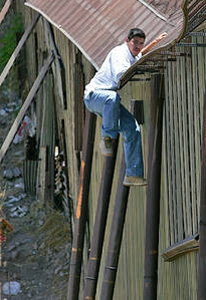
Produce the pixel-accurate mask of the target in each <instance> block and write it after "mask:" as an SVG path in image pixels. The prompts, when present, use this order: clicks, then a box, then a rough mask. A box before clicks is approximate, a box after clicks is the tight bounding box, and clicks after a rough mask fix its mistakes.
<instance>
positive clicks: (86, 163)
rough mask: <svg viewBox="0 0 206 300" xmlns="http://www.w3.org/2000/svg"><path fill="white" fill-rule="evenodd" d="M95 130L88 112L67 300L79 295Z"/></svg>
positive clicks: (73, 299) (94, 118)
mask: <svg viewBox="0 0 206 300" xmlns="http://www.w3.org/2000/svg"><path fill="white" fill-rule="evenodd" d="M95 128H96V116H95V115H94V114H92V113H90V112H89V111H88V110H87V111H86V122H85V132H84V141H83V151H82V161H81V173H80V186H79V194H78V202H77V208H76V217H75V228H74V237H73V243H72V253H71V260H70V273H69V283H68V294H67V300H77V299H78V295H79V285H80V277H81V265H82V258H83V245H84V234H85V227H86V220H87V210H88V196H89V185H90V176H91V167H92V156H93V143H94V135H95Z"/></svg>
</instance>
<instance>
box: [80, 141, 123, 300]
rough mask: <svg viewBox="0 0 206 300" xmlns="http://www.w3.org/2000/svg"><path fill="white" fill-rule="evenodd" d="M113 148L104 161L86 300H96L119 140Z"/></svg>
mask: <svg viewBox="0 0 206 300" xmlns="http://www.w3.org/2000/svg"><path fill="white" fill-rule="evenodd" d="M113 146H114V147H113V155H112V156H111V157H105V160H104V166H103V171H102V178H101V186H100V190H99V197H98V203H97V210H96V216H95V222H94V230H93V236H92V242H91V251H90V257H89V261H88V265H87V275H86V277H85V291H84V299H90V300H92V299H95V294H96V287H97V280H98V275H99V267H100V261H101V255H102V246H103V241H104V234H105V228H106V222H107V214H108V208H109V199H110V194H111V188H112V181H113V175H114V167H115V161H116V153H117V146H118V139H117V140H115V143H114V145H113Z"/></svg>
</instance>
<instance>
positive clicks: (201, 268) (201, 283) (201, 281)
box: [197, 94, 206, 300]
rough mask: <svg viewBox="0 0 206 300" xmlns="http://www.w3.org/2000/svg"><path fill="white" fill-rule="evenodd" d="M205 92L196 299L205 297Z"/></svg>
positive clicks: (205, 101) (199, 299)
mask: <svg viewBox="0 0 206 300" xmlns="http://www.w3.org/2000/svg"><path fill="white" fill-rule="evenodd" d="M205 195H206V94H205V95H204V111H203V141H202V165H201V192H200V225H199V233H200V246H199V262H198V263H199V265H198V291H197V299H198V300H205V299H206V288H205V278H206V197H205Z"/></svg>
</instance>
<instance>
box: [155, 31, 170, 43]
mask: <svg viewBox="0 0 206 300" xmlns="http://www.w3.org/2000/svg"><path fill="white" fill-rule="evenodd" d="M166 36H168V33H167V32H163V33H161V34H160V35H159V36H158V37H157V38H156V41H157V42H158V43H159V42H160V41H161V40H163V39H164V38H165V37H166Z"/></svg>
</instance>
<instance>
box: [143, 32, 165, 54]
mask: <svg viewBox="0 0 206 300" xmlns="http://www.w3.org/2000/svg"><path fill="white" fill-rule="evenodd" d="M166 36H167V33H166V32H163V33H161V34H160V35H159V36H158V37H157V38H156V39H155V40H153V41H152V42H151V43H149V44H148V45H147V46H145V47H144V48H143V49H142V50H141V53H142V55H144V54H146V53H147V52H149V51H150V50H151V49H152V48H153V47H154V46H156V45H157V44H158V43H159V42H160V41H161V40H163V39H164V38H165V37H166Z"/></svg>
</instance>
